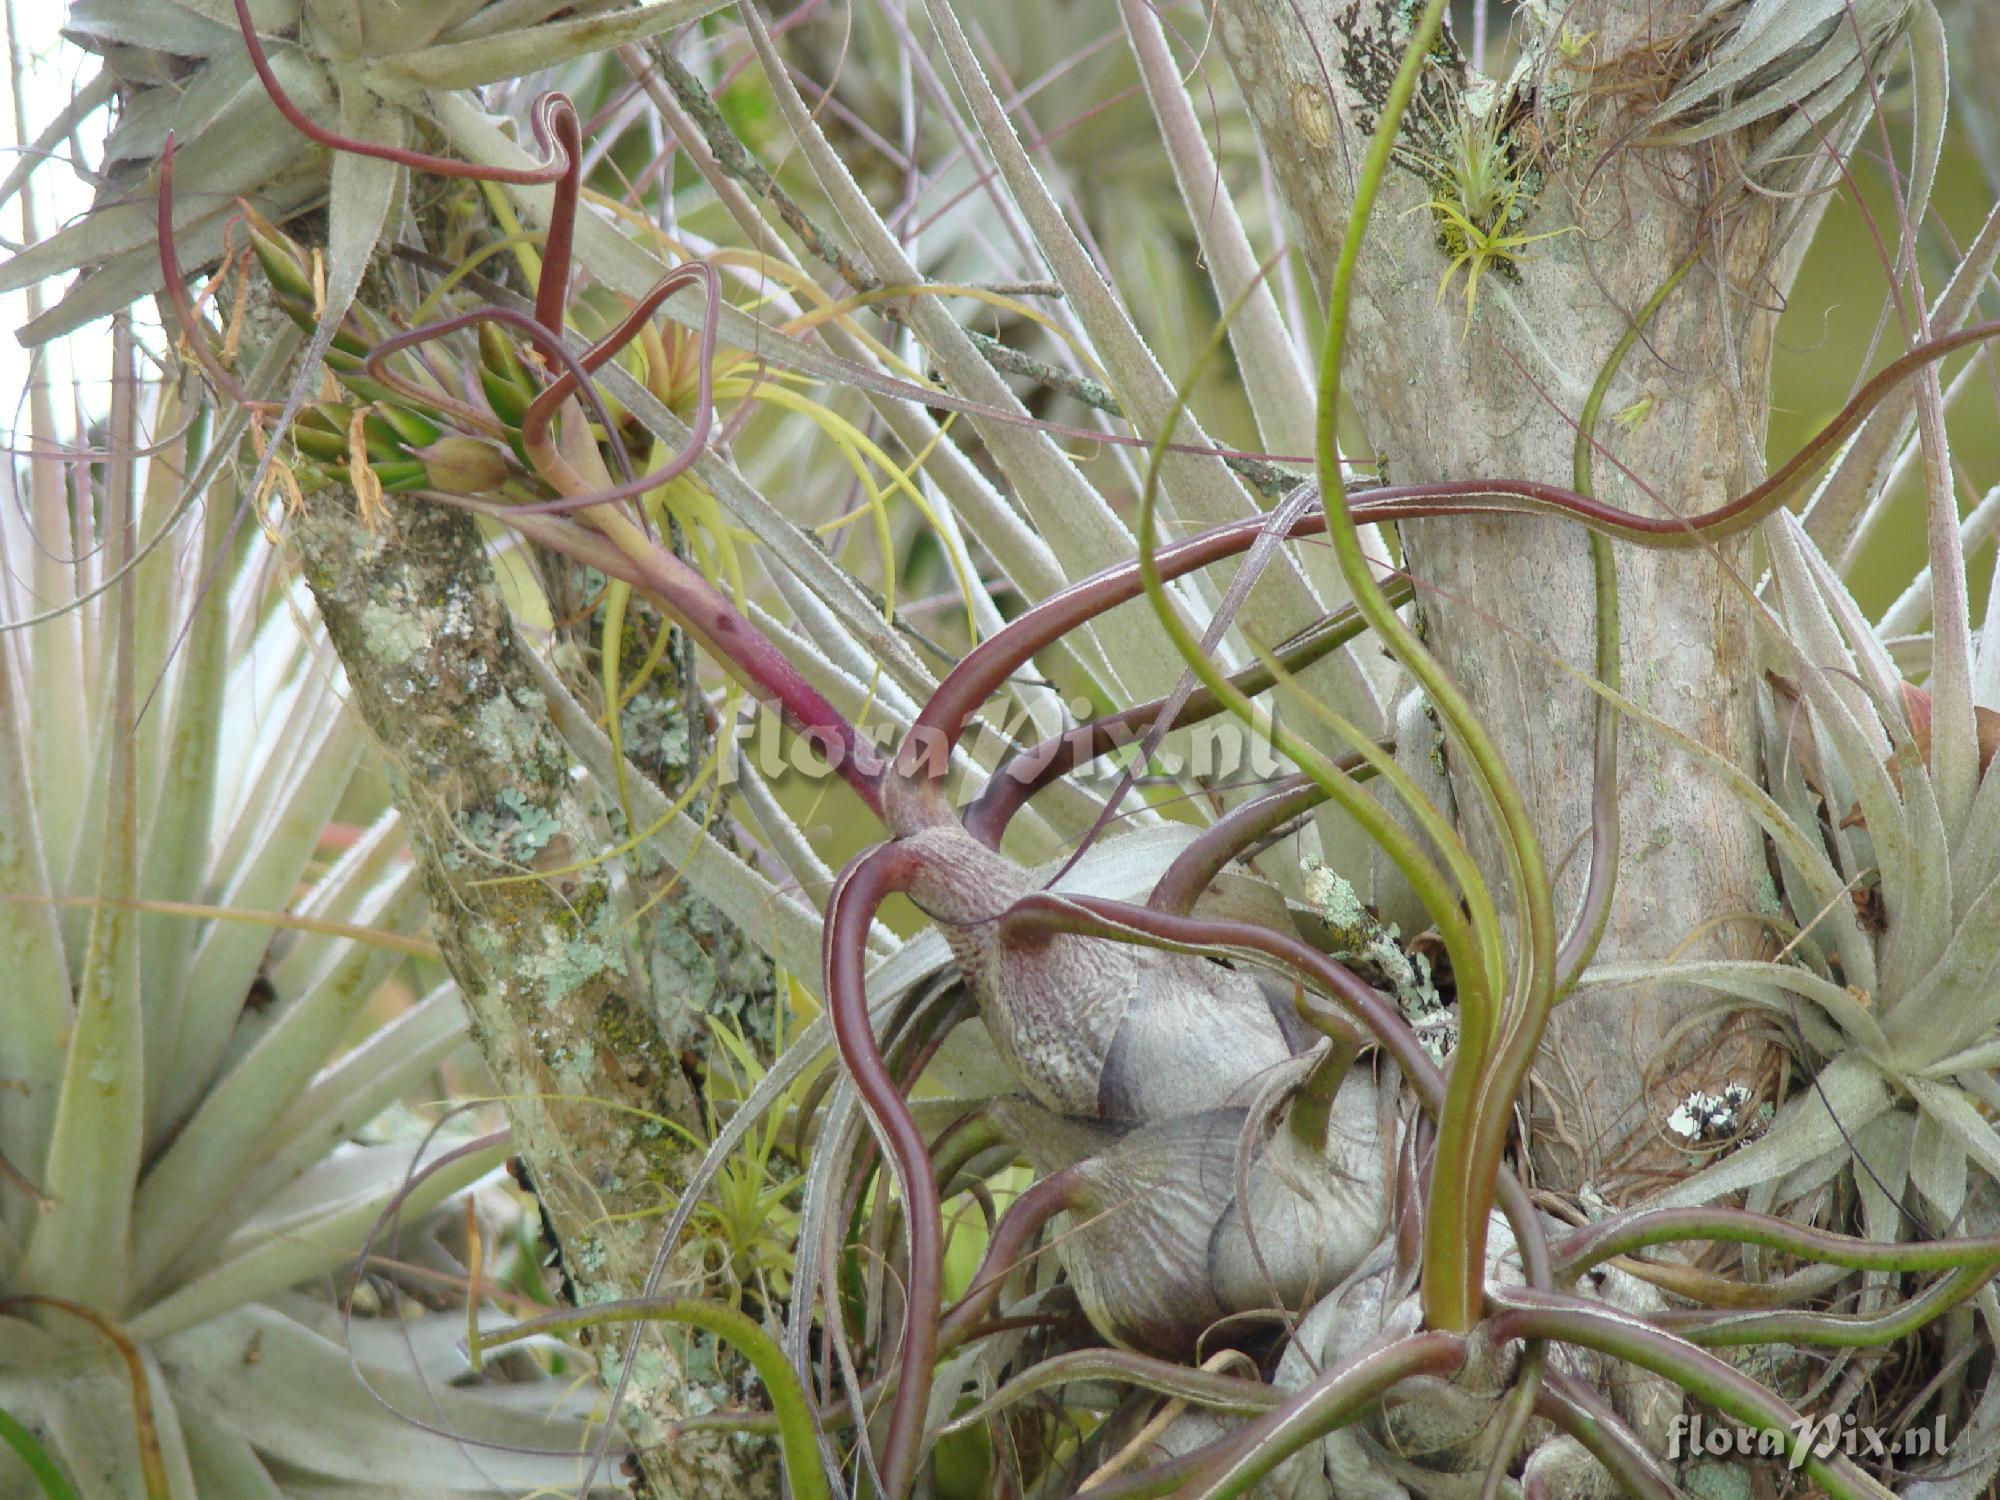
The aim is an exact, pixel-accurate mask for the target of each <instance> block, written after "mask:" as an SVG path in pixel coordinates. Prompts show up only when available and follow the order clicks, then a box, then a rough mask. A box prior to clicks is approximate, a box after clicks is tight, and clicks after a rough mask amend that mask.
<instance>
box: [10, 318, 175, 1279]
mask: <svg viewBox="0 0 2000 1500" xmlns="http://www.w3.org/2000/svg"><path fill="white" fill-rule="evenodd" d="M123 336H124V332H123V329H122V328H121V330H120V337H121V338H122V337H123ZM109 491H110V493H109V499H108V500H107V504H106V513H107V517H108V520H109V524H108V526H107V528H106V532H107V540H108V542H109V544H110V545H111V547H112V548H113V556H114V557H116V558H117V560H118V562H119V564H120V565H121V566H122V565H124V564H126V563H128V562H129V561H130V559H131V557H132V553H133V551H134V549H135V547H136V530H137V518H136V517H135V516H134V514H133V509H132V507H133V500H134V497H133V495H132V493H131V490H130V487H129V485H125V484H119V483H113V484H112V485H111V486H110V487H109ZM135 595H136V589H135V586H134V584H133V581H132V579H131V578H130V577H129V576H128V577H127V578H126V580H125V582H124V583H123V584H121V585H120V586H119V588H118V589H117V590H116V591H115V592H114V593H113V594H112V595H111V604H110V610H109V613H108V618H107V619H106V621H105V622H104V625H103V627H101V628H104V629H105V630H106V631H107V633H108V635H109V637H110V657H109V661H108V662H107V663H106V664H105V665H106V669H107V670H106V678H107V680H108V682H109V684H110V688H109V696H108V705H109V712H107V713H106V714H105V730H106V733H105V736H104V739H105V742H106V754H105V756H104V771H105V776H104V781H103V783H102V787H101V790H100V791H99V792H98V795H99V796H100V797H102V798H103V807H104V813H103V839H102V849H101V851H100V854H99V858H98V862H97V870H98V880H97V888H96V895H97V897H98V899H99V901H100V902H101V903H103V904H101V905H99V906H97V907H96V908H95V909H94V910H93V912H92V914H91V920H90V937H89V941H88V944H87V945H86V947H85V950H84V955H83V973H82V978H81V982H80V983H79V985H78V988H77V996H76V1020H75V1027H74V1029H73V1031H72V1032H71V1033H70V1036H69V1038H68V1056H67V1057H66V1058H65V1059H64V1064H63V1075H62V1093H61V1097H60V1100H59V1102H58V1104H57V1106H56V1117H55V1128H54V1132H53V1135H52V1136H51V1139H50V1142H49V1152H48V1158H47V1168H46V1173H45V1177H44V1181H46V1182H47V1183H48V1184H49V1185H50V1188H51V1191H52V1194H53V1199H52V1201H51V1202H50V1204H49V1205H48V1207H47V1209H46V1211H45V1212H44V1213H43V1214H42V1215H41V1216H40V1218H39V1219H38V1221H37V1222H36V1223H35V1226H34V1228H33V1230H32V1231H31V1232H30V1234H29V1237H28V1246H27V1250H26V1253H25V1254H24V1255H23V1257H22V1264H21V1268H20V1274H19V1278H18V1283H19V1285H20V1287H21V1288H22V1289H23V1290H27V1291H32V1292H38V1293H41V1294H43V1295H45V1296H56V1297H65V1298H69V1299H72V1300H74V1301H77V1302H82V1303H84V1304H86V1305H87V1306H91V1307H96V1308H101V1309H108V1310H111V1311H113V1312H116V1311H118V1310H119V1309H120V1308H121V1306H122V1303H123V1300H124V1297H125V1293H126V1287H127V1279H128V1275H129V1271H130V1262H129V1255H130V1235H131V1216H132V1188H133V1185H134V1184H135V1182H136V1181H137V1179H138V1174H139V1163H140V1160H141V1157H142V1156H143V1154H144V1149H145V1109H146V1093H145V1031H144V1026H143V1022H142V1019H141V1016H140V1010H139V914H138V913H137V912H136V911H134V910H133V909H132V907H131V902H132V899H133V897H135V896H136V895H137V894H138V864H139V855H138V837H139V835H138V821H139V812H138V806H137V802H138V786H137V766H136V757H135V754H134V743H133V719H134V716H135V714H136V711H137V705H136V702H135V698H134V684H133V658H134V644H133V638H134V633H135V631H136V628H137V622H136V620H135V619H134V618H133V613H134V608H135V605H134V599H135Z"/></svg>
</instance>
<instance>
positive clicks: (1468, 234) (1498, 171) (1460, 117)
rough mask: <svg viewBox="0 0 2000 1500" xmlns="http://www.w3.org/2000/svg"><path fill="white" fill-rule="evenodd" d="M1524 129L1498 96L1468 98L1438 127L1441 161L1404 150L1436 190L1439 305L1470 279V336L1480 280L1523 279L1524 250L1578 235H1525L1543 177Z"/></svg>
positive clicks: (1427, 206) (1436, 156)
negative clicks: (1459, 281)
mask: <svg viewBox="0 0 2000 1500" xmlns="http://www.w3.org/2000/svg"><path fill="white" fill-rule="evenodd" d="M1519 124H1520V122H1517V120H1516V119H1515V118H1514V117H1513V114H1512V111H1511V110H1510V108H1509V106H1508V103H1507V101H1506V100H1504V99H1502V98H1501V97H1500V96H1499V92H1498V90H1491V91H1489V92H1488V93H1487V94H1486V95H1485V97H1484V100H1483V107H1482V104H1481V103H1475V102H1474V101H1473V100H1472V99H1470V98H1461V99H1460V100H1459V101H1458V102H1457V103H1456V104H1455V105H1454V106H1452V107H1451V108H1450V110H1449V112H1448V113H1447V115H1446V116H1445V117H1444V118H1443V119H1441V120H1436V121H1433V122H1432V124H1431V127H1430V132H1429V133H1430V134H1433V135H1434V136H1435V137H1436V141H1435V147H1436V149H1435V152H1434V153H1433V152H1427V151H1423V150H1420V149H1418V148H1415V147H1412V146H1404V147H1401V148H1399V149H1400V152H1401V154H1402V155H1403V156H1404V157H1405V159H1406V161H1408V162H1409V163H1411V164H1413V165H1414V166H1415V168H1416V170H1417V171H1418V172H1419V173H1420V174H1421V175H1422V176H1423V177H1424V178H1425V180H1426V181H1427V182H1428V183H1429V185H1430V188H1431V198H1430V201H1429V202H1428V203H1425V204H1422V205H1420V207H1421V208H1425V209H1428V210H1429V211H1430V214H1431V217H1432V220H1433V222H1434V223H1435V225H1436V227H1437V237H1438V248H1439V250H1441V251H1442V252H1443V253H1444V254H1445V256H1446V257H1447V259H1448V262H1449V263H1448V264H1447V265H1446V266H1445V270H1444V274H1443V275H1442V276H1441V277H1439V278H1438V300H1439V301H1442V300H1444V295H1445V293H1446V292H1447V291H1449V290H1450V289H1451V283H1452V280H1453V278H1454V277H1456V276H1457V275H1458V273H1459V272H1460V271H1461V270H1463V271H1464V272H1465V326H1466V328H1467V329H1470V328H1471V326H1472V315H1473V312H1474V311H1475V309H1476V307H1477V305H1478V298H1479V279H1480V277H1482V276H1484V275H1485V274H1486V273H1487V272H1489V271H1491V272H1494V273H1495V274H1497V275H1500V276H1502V277H1518V276H1519V275H1520V270H1519V262H1520V259H1521V252H1522V251H1523V250H1525V249H1526V248H1527V247H1528V246H1529V245H1532V244H1535V243H1537V242H1538V241H1541V240H1549V239H1554V238H1556V237H1557V236H1558V235H1564V234H1568V233H1570V232H1571V231H1572V230H1574V229H1575V227H1576V226H1574V225H1565V226H1563V227H1562V228H1560V229H1548V230H1542V231H1540V232H1538V233H1533V234H1529V233H1525V232H1524V231H1523V228H1522V226H1523V225H1525V223H1526V221H1527V218H1528V215H1529V212H1530V210H1531V209H1532V207H1533V206H1534V203H1535V197H1536V193H1535V188H1536V183H1537V181H1538V179H1539V176H1540V171H1541V169H1540V166H1539V164H1538V163H1537V162H1535V161H1534V160H1533V158H1532V154H1531V153H1530V152H1528V151H1527V150H1525V149H1524V147H1523V144H1522V135H1523V131H1522V130H1521V129H1520V128H1519ZM1416 211H1417V210H1416V209H1412V210H1411V212H1412V213H1415V212H1416Z"/></svg>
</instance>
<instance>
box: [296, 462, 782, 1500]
mask: <svg viewBox="0 0 2000 1500" xmlns="http://www.w3.org/2000/svg"><path fill="white" fill-rule="evenodd" d="M391 504H392V506H393V509H392V510H391V511H390V513H389V514H388V516H387V517H386V519H383V520H380V521H378V522H376V523H374V524H370V523H369V522H366V521H364V520H363V519H362V517H361V516H360V514H359V513H358V512H357V509H356V507H355V505H354V501H353V497H352V496H351V495H350V494H347V493H346V492H344V491H336V490H329V491H323V492H321V493H320V494H318V495H316V496H315V497H314V498H313V500H312V501H311V502H310V503H309V504H308V505H307V507H306V509H305V511H304V513H303V514H302V515H301V516H300V517H299V519H298V520H297V522H296V524H295V525H294V527H293V530H292V532H291V540H292V542H293V543H294V545H295V546H296V548H297V550H298V553H299V556H300V559H301V560H302V562H303V564H304V568H305V575H306V579H307V581H308V583H309V584H310V585H311V587H312V591H313V594H314V597H315V598H316V599H317V601H318V603H319V608H320V613H321V615H322V617H323V618H324V619H325V621H326V623H327V628H328V631H329V633H330V634H331V636H332V639H333V643H334V646H335V648H336V650H337V651H338V652H339V654H340V658H341V661H342V663H343V665H344V666H345V668H346V670H347V677H348V681H349V684H350V685H351V688H352V690H353V693H354V698H355V702H356V704H357V705H358V707H359V708H360V710H361V713H362V716H363V718H364V719H365V720H366V722H367V724H368V727H369V729H370V730H371V732H372V733H373V734H374V736H375V738H376V740H377V741H378V742H379V745H380V747H381V751H382V765H383V769H384V770H385V772H386V773H387V775H388V778H389V782H390V786H391V789H392V792H393V795H394V796H395V799H396V802H397V805H398V806H399V807H400V808H401V809H402V812H403V816H404V818H405V819H406V821H407V822H408V824H409V827H410V830H411V839H412V844H413V847H414V849H415V852H416V857H417V859H418V860H419V862H420V863H421V866H422V870H423V875H424V880H425V885H426V888H427V891H428V894H429V897H430V902H431V909H432V912H433V917H434V921H435V923H436V932H437V938H438V944H439V947H440V948H441V949H442V950H443V954H444V959H445V963H446V965H447V966H448V967H449V968H450V970H451V972H452V975H453V977H454V978H455V979H456V980H457V981H458V986H459V989H460V992H461V993H462V995H463V996H464V999H465V1004H466V1009H467V1011H468V1013H469V1015H470V1018H471V1029H472V1035H473V1037H474V1039H475V1040H476V1042H477V1043H478V1045H479V1048H480V1050H481V1052H482V1053H483V1054H484V1056H485V1059H486V1062H487V1065H488V1067H489V1068H490V1069H491V1070H492V1074H493V1077H494V1079H495V1081H496V1083H497V1085H498V1088H499V1089H500V1091H501V1092H502V1093H503V1094H504V1095H505V1096H506V1107H507V1113H508V1117H509V1120H510V1121H511V1123H512V1125H513V1130H514V1140H515V1144H516V1149H517V1150H518V1152H519V1154H520V1156H521V1157H522V1158H523V1160H524V1162H525V1165H526V1168H527V1173H528V1175H529V1177H530V1179H531V1181H532V1184H533V1187H534V1191H535V1193H536V1195H537V1196H538V1197H539V1199H540V1201H541V1205H542V1208H543V1211H544V1213H545V1215H546V1220H547V1223H548V1225H549V1226H550V1228H551V1229H552V1231H553V1233H554V1235H555V1237H556V1240H557V1241H558V1244H559V1248H560V1251H561V1256H562V1270H563V1274H564V1277H565V1280H566V1283H567V1286H568V1289H569V1290H570V1291H571V1293H572V1295H573V1296H574V1297H575V1299H576V1300H577V1301H578V1303H579V1304H583V1305H587V1304H589V1303H591V1302H597V1301H604V1300H608V1299H612V1298H618V1297H630V1296H634V1295H636V1294H637V1292H638V1289H639V1287H640V1285H641V1283H642V1282H643V1281H644V1279H645V1275H646V1270H647V1266H648V1264H649V1262H650V1260H651V1258H652V1254H653V1249H654V1239H655V1236H656V1233H657V1229H658V1220H657V1213H658V1210H659V1209H660V1207H661V1205H662V1204H663V1203H671V1202H673V1201H674V1199H675V1198H676V1197H677V1196H678V1194H679V1192H680V1189H681V1185H682V1183H683V1182H684V1181H685V1176H686V1170H687V1167H688V1165H689V1162H688V1158H687V1152H686V1148H685V1146H683V1145H682V1144H681V1143H680V1142H679V1141H677V1140H676V1139H675V1137H674V1136H673V1134H672V1133H671V1132H669V1131H668V1130H666V1129H664V1128H663V1127H662V1126H660V1125H659V1124H657V1123H653V1122H654V1121H655V1120H657V1119H658V1118H665V1119H667V1120H671V1121H673V1122H675V1123H676V1124H678V1125H681V1126H683V1127H686V1128H689V1129H695V1130H698V1129H699V1128H700V1123H701V1122H700V1116H699V1111H698V1109H697V1107H696V1100H695V1098H694V1096H693V1093H692V1090H691V1088H690V1086H689V1084H688V1082H687V1079H686V1077H685V1076H684V1074H683V1072H682V1069H681V1061H680V1059H681V1043H682V1041H683V1040H684V1039H683V1038H682V1037H680V1036H675V1035H668V1034H667V1029H668V1028H673V1029H678V1027H677V1021H676V1018H677V1017H681V1016H684V1014H685V1008H686V1007H688V1006H690V1005H692V1006H696V1007H705V1005H706V1004H707V1003H709V1002H710V1001H712V1000H713V998H714V996H713V995H712V994H705V993H704V991H703V989H702V984H703V977H702V976H703V975H704V974H706V975H708V976H709V977H710V978H713V976H714V975H715V974H717V973H724V974H740V973H741V972H743V971H742V970H741V969H740V968H739V967H738V964H739V960H740V955H739V953H738V951H737V949H736V948H735V946H734V939H733V936H732V935H730V934H728V933H727V932H725V931H721V930H719V929H718V928H717V927H715V926H713V925H710V924H708V923H705V922H702V921H698V920H691V921H689V922H688V923H687V924H686V926H685V927H684V928H683V929H680V930H677V931H675V932H673V933H671V934H667V933H663V934H662V935H661V936H660V937H659V938H658V940H657V941H654V942H650V943H649V942H644V941H643V940H642V941H641V942H640V943H639V944H636V945H635V944H634V943H633V942H632V941H630V940H629V936H628V927H627V923H626V920H625V908H624V907H623V906H622V905H621V903H620V901H619V900H618V899H617V896H618V893H617V892H616V891H615V889H614V886H613V882H612V879H611V876H610V873H609V867H607V866H603V865H592V866H590V867H588V868H585V869H580V870H571V869H569V868H568V867H569V866H571V865H573V864H575V863H577V862H578V861H580V860H583V859H587V858H588V857H589V856H590V855H591V854H592V853H593V852H594V851H595V850H596V849H597V848H598V847H599V845H600V843H601V839H600V837H599V836H598V834H597V833H596V832H595V831H594V828H593V821H592V818H591V815H590V811H589V809H588V807H587V806H586V804H585V803H584V801H583V800H582V798H581V797H580V796H579V792H578V788H577V784H576V783H575V782H573V781H572V779H571V776H570V757H569V755H568V753H567V751H566V749H565V747H564V746H563V744H562V741H561V740H560V739H559V738H558V737H557V735H556V733H555V731H554V730H553V729H552V728H551V727H550V723H549V719H548V715H547V713H546V712H545V708H544V702H543V698H542V695H541V694H540V693H539V692H538V691H537V690H536V689H535V688H534V686H533V685H532V683H531V680H530V677H529V674H528V670H527V667H526V665H525V662H524V660H523V657H522V652H523V651H524V650H525V649H526V648H525V647H524V646H523V644H522V643H521V641H520V640H519V639H518V638H517V637H516V635H515V633H514V630H513V627H512V625H511V624H510V622H509V619H508V614H507V609H506V605H505V602H504V601H503V599H502V597H501V595H500V592H499V590H498V588H497V586H496V584H495V581H494V578H493V574H492V572H491V570H490V569H489V567H488V566H487V563H486V559H485V556H484V553H483V550H482V548H481V545H480V539H479V535H478V531H477V528H476V527H475V526H474V524H473V523H472V521H471V520H470V518H468V517H466V516H464V515H461V514H459V513H456V512H452V511H449V510H447V509H445V508H444V507H441V506H435V505H427V504H424V503H421V502H409V503H396V502H395V501H394V497H391ZM522 875H526V876H528V877H529V878H526V879H510V878H508V877H516V876H522ZM718 944H720V945H721V948H722V951H716V949H717V945H718ZM766 984H767V988H766V989H765V991H764V994H763V996H762V997H761V998H762V999H763V1001H765V1002H768V998H769V991H768V974H766ZM653 987H659V988H660V989H662V990H665V991H667V993H665V994H663V995H659V996H655V995H654V994H653V993H651V990H652V988H653ZM737 998H738V999H741V998H743V997H741V996H739V997H737ZM603 1337H604V1343H603V1345H602V1347H603V1348H604V1349H605V1350H606V1351H607V1352H608V1354H609V1357H608V1358H606V1359H605V1361H604V1364H605V1366H606V1369H605V1372H604V1373H605V1378H606V1379H607V1380H609V1379H610V1378H611V1377H612V1376H613V1375H614V1374H615V1365H616V1360H617V1351H618V1350H620V1349H622V1347H623V1339H622V1335H621V1334H620V1333H619V1332H618V1331H616V1330H613V1331H609V1332H607V1333H606V1334H605V1335H604V1336H603ZM688 1391H689V1382H688V1380H687V1378H686V1377H685V1375H684V1373H683V1371H682V1370H681V1368H680V1366H679V1364H678V1362H677V1361H676V1359H675V1357H674V1354H673V1351H672V1348H671V1347H670V1346H669V1344H668V1343H667V1342H666V1341H665V1340H663V1339H660V1338H657V1337H649V1338H648V1341H647V1342H646V1343H645V1344H643V1345H642V1346H641V1349H640V1352H639V1354H638V1357H637V1361H636V1366H635V1369H634V1374H633V1380H632V1383H631V1388H630V1394H629V1396H628V1399H627V1403H626V1406H625V1409H624V1411H623V1413H622V1415H623V1418H624V1422H625V1426H626V1430H627V1432H628V1433H630V1435H631V1436H632V1437H633V1438H634V1439H635V1440H636V1441H638V1442H639V1443H641V1444H644V1445H646V1446H645V1448H644V1453H643V1458H642V1460H641V1468H642V1470H643V1473H644V1476H645V1478H646V1479H647V1480H648V1481H649V1482H650V1484H651V1486H652V1492H653V1493H654V1494H656V1495H659V1496H674V1497H690V1496H710V1495H713V1496H724V1495H726V1496H732V1497H735V1496H742V1495H757V1494H771V1495H775V1494H777V1493H778V1478H777V1465H776V1462H775V1456H774V1455H773V1454H772V1453H771V1452H770V1450H769V1449H768V1448H767V1447H764V1446H761V1445H756V1444H751V1445H743V1444H739V1443H735V1442H731V1441H728V1440H715V1441H700V1440H686V1441H681V1440H676V1441H673V1442H671V1443H661V1442H660V1441H659V1439H660V1438H661V1436H662V1434H663V1432H664V1429H665V1427H666V1426H667V1424H669V1423H671V1422H673V1421H674V1420H675V1419H676V1418H677V1417H679V1416H681V1415H683V1414H684V1412H685V1410H686V1407H685V1405H684V1402H685V1398H686V1396H687V1394H688Z"/></svg>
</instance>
